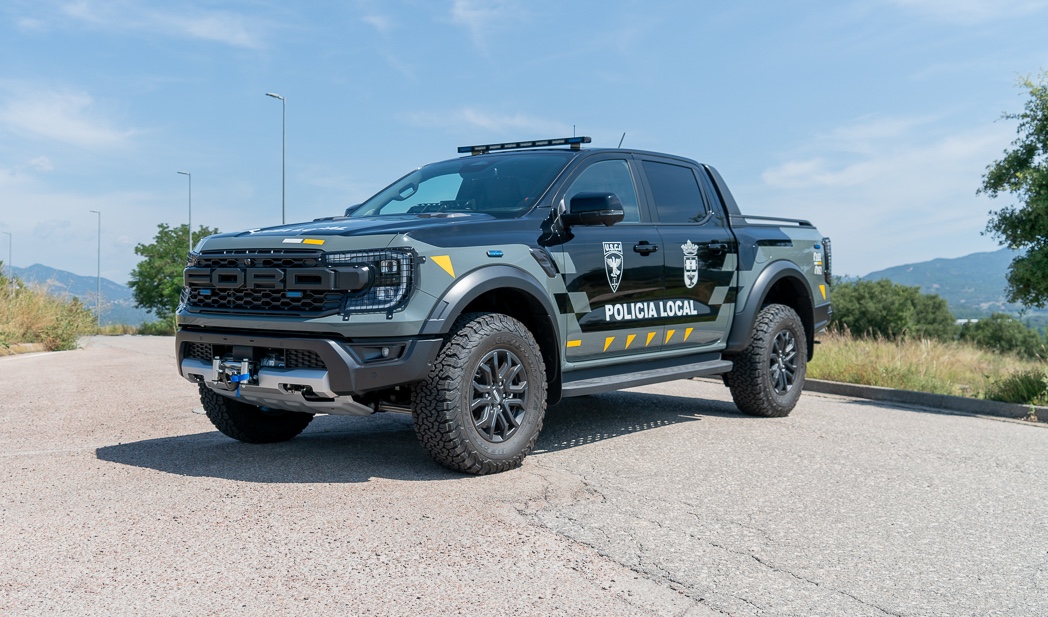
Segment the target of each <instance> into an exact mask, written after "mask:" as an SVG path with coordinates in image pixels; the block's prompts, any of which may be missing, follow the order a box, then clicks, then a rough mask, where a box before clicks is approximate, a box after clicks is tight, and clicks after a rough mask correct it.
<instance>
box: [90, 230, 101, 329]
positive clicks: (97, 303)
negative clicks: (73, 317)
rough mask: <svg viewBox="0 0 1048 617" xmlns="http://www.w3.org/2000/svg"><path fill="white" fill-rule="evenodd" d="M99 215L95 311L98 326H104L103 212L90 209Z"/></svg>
mask: <svg viewBox="0 0 1048 617" xmlns="http://www.w3.org/2000/svg"><path fill="white" fill-rule="evenodd" d="M89 212H94V213H95V214H97V215H98V283H97V287H96V289H95V313H97V317H98V327H99V328H101V327H102V213H101V212H99V211H98V210H90V211H89Z"/></svg>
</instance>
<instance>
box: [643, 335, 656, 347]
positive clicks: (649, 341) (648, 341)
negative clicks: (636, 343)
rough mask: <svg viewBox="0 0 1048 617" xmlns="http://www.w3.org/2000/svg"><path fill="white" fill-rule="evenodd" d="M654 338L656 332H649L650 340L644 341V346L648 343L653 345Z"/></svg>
mask: <svg viewBox="0 0 1048 617" xmlns="http://www.w3.org/2000/svg"><path fill="white" fill-rule="evenodd" d="M653 338H655V333H654V332H648V340H647V341H645V342H644V346H645V347H647V346H648V345H651V339H653Z"/></svg>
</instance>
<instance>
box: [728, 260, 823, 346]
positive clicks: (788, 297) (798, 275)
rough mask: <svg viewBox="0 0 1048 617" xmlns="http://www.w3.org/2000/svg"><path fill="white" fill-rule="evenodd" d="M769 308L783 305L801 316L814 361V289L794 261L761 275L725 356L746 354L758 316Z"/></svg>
mask: <svg viewBox="0 0 1048 617" xmlns="http://www.w3.org/2000/svg"><path fill="white" fill-rule="evenodd" d="M768 304H783V305H786V306H788V307H790V308H792V309H793V310H794V311H796V312H797V315H798V316H799V317H800V318H801V323H803V324H804V337H805V338H806V339H807V346H808V349H807V350H806V351H807V356H808V360H811V359H812V356H813V355H814V351H815V304H814V302H813V301H812V289H811V285H809V284H808V280H807V278H806V277H805V276H804V273H803V272H801V270H800V269H799V268H798V267H797V266H796V265H795V264H794V263H793V262H790V261H776V262H772V263H771V264H769V265H768V266H766V267H765V268H764V270H762V271H761V273H760V274H759V275H757V280H756V281H754V283H753V287H752V289H751V290H750V293H749V295H748V296H747V298H746V303H745V305H743V307H742V310H740V311H737V312H736V313H735V319H734V321H733V323H732V326H731V332H730V334H729V335H728V344H727V347H726V348H725V350H724V353H725V354H728V355H730V354H731V353H733V352H739V351H742V350H743V349H745V348H746V346H747V345H749V342H750V334H751V332H753V327H754V324H755V323H756V321H757V315H758V314H759V313H760V311H761V309H762V308H764V307H765V306H767V305H768Z"/></svg>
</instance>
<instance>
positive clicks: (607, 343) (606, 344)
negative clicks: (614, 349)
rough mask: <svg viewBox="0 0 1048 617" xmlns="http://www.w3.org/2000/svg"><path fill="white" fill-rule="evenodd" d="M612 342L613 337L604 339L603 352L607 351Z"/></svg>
mask: <svg viewBox="0 0 1048 617" xmlns="http://www.w3.org/2000/svg"><path fill="white" fill-rule="evenodd" d="M614 341H615V337H614V336H609V337H608V338H606V339H604V351H607V350H608V347H611V344H612V343H613V342H614Z"/></svg>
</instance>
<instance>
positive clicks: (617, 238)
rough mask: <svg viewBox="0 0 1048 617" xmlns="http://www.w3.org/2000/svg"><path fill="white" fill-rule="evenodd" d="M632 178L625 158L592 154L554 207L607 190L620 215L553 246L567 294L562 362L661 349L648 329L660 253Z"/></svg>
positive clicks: (657, 332)
mask: <svg viewBox="0 0 1048 617" xmlns="http://www.w3.org/2000/svg"><path fill="white" fill-rule="evenodd" d="M636 175H637V169H636V167H635V164H634V162H633V159H632V157H631V156H629V155H626V154H622V155H618V154H607V155H598V156H594V157H592V158H590V159H588V160H587V161H586V162H585V163H584V164H582V165H580V166H579V168H578V169H576V170H575V171H574V172H573V174H572V177H571V178H569V179H568V180H567V181H566V182H565V184H564V186H565V189H564V190H563V192H562V193H561V195H560V196H559V197H558V198H557V201H556V202H555V203H558V204H561V203H562V204H563V207H565V208H566V207H567V206H568V205H569V204H570V202H571V197H572V196H574V195H576V194H577V193H582V192H593V191H598V192H611V193H615V194H616V195H617V196H618V198H619V200H620V201H621V202H622V206H623V210H624V212H625V217H624V220H623V221H622V222H620V223H616V224H615V225H612V226H610V227H605V226H603V225H600V226H585V225H576V226H573V227H572V228H571V230H570V238H569V240H568V241H567V242H565V243H564V244H562V245H561V246H560V247H559V250H560V251H561V252H562V255H561V260H562V261H561V263H562V264H563V268H562V271H563V273H564V283H565V286H566V287H567V294H566V295H564V296H563V297H561V298H558V300H559V302H560V304H561V306H560V311H561V313H562V314H563V315H565V317H564V320H565V323H564V324H563V326H564V332H565V334H566V339H567V340H566V349H565V357H566V359H567V360H568V361H569V362H578V361H585V360H601V359H611V360H614V359H615V358H619V359H622V358H625V357H631V356H635V355H638V354H643V353H647V352H651V351H655V350H658V349H659V348H660V347H661V344H662V338H663V329H662V328H661V327H656V326H655V325H654V324H655V322H656V321H657V319H656V317H655V301H657V300H658V299H659V297H660V296H661V295H662V284H663V281H662V273H663V268H664V264H663V260H662V255H663V253H662V250H661V247H660V246H659V242H660V237H659V232H658V230H657V229H656V227H655V225H654V224H653V223H652V221H651V218H650V216H649V214H648V212H647V211H646V209H645V208H644V205H643V201H642V200H641V199H640V197H639V195H640V193H639V190H638V184H637V182H636Z"/></svg>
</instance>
